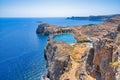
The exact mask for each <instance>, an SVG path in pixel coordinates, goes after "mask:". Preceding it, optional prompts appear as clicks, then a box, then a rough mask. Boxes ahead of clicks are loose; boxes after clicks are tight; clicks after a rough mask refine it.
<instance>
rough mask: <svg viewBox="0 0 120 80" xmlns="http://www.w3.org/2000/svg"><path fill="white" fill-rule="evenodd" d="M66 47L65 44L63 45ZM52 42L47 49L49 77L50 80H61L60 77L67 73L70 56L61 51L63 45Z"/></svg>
mask: <svg viewBox="0 0 120 80" xmlns="http://www.w3.org/2000/svg"><path fill="white" fill-rule="evenodd" d="M61 44H63V45H64V43H61ZM61 44H57V42H55V41H53V40H50V41H48V43H47V46H46V48H45V58H46V60H47V77H48V78H49V79H50V80H59V78H60V76H61V75H62V74H63V73H64V72H66V69H67V67H68V65H69V61H70V55H69V54H68V52H65V51H61V50H62V49H63V47H62V48H60V47H61V46H62V45H61Z"/></svg>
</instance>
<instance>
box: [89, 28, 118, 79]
mask: <svg viewBox="0 0 120 80" xmlns="http://www.w3.org/2000/svg"><path fill="white" fill-rule="evenodd" d="M116 32H118V33H116ZM114 33H116V35H117V36H116V35H114V36H113V35H112V36H111V37H112V38H111V37H107V38H106V37H105V38H101V39H99V40H98V41H96V42H95V43H94V46H93V50H94V51H93V52H92V53H89V55H90V54H91V55H93V56H94V57H93V56H91V57H90V58H92V59H91V61H90V62H89V63H88V65H87V67H89V69H88V73H89V74H90V75H91V76H93V77H95V78H96V79H97V80H119V79H120V68H119V66H120V61H119V50H120V48H119V46H120V44H119V43H120V40H118V38H120V37H118V36H119V35H120V33H119V26H118V28H117V31H115V32H114ZM110 34H111V33H109V34H108V36H110ZM88 59H89V56H88ZM91 64H92V65H91Z"/></svg>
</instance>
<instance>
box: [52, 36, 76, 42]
mask: <svg viewBox="0 0 120 80" xmlns="http://www.w3.org/2000/svg"><path fill="white" fill-rule="evenodd" d="M54 39H55V40H56V41H58V42H61V41H63V42H65V43H67V44H72V43H75V42H76V39H75V38H74V36H73V35H72V34H60V35H58V36H55V37H54Z"/></svg>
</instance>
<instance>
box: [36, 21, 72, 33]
mask: <svg viewBox="0 0 120 80" xmlns="http://www.w3.org/2000/svg"><path fill="white" fill-rule="evenodd" d="M72 32H73V31H72V29H71V28H70V27H63V26H55V25H50V24H47V23H42V24H40V25H39V26H38V28H37V30H36V33H38V34H43V35H50V34H53V35H58V34H60V33H72Z"/></svg>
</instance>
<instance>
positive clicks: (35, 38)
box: [0, 18, 102, 80]
mask: <svg viewBox="0 0 120 80" xmlns="http://www.w3.org/2000/svg"><path fill="white" fill-rule="evenodd" d="M38 22H47V23H50V24H54V25H66V26H67V25H83V24H89V23H101V22H102V21H85V20H82V21H77V20H66V19H65V18H0V80H40V76H41V75H43V74H44V73H45V70H46V69H45V66H46V61H45V59H44V47H45V45H46V42H47V39H48V37H47V36H42V35H37V34H36V28H37V27H38V24H39V23H38ZM66 35H67V36H70V38H69V39H67V38H66V42H68V43H71V41H72V39H73V38H72V36H71V35H69V34H66ZM63 37H64V36H63ZM69 40H70V41H69ZM72 42H74V39H73V41H72Z"/></svg>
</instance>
